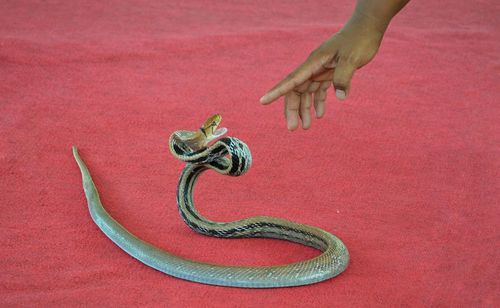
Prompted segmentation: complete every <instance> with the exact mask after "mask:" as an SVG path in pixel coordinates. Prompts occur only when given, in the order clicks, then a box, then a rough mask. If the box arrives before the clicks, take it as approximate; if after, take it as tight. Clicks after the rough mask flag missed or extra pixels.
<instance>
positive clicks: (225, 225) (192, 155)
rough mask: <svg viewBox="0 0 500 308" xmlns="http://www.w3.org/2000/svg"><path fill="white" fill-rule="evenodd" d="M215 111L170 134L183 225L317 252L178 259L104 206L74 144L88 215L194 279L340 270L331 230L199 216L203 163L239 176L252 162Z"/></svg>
mask: <svg viewBox="0 0 500 308" xmlns="http://www.w3.org/2000/svg"><path fill="white" fill-rule="evenodd" d="M220 120H221V117H220V116H219V115H215V116H213V117H211V118H209V119H208V120H207V121H206V122H205V124H204V125H203V126H202V128H200V130H199V131H195V132H191V131H177V132H175V133H173V134H172V135H171V137H170V140H169V145H170V150H171V152H172V154H173V155H174V156H175V157H176V158H179V159H181V160H183V161H185V162H186V166H185V167H184V170H183V171H182V174H181V177H180V180H179V184H178V187H177V205H178V208H179V212H180V214H181V216H182V218H183V219H184V221H185V222H186V223H187V225H188V226H189V227H190V228H191V229H193V230H195V231H197V232H199V233H202V234H206V235H210V236H216V237H225V238H240V237H267V238H276V239H282V240H288V241H292V242H295V243H300V244H303V245H307V246H310V247H314V248H316V249H319V250H321V251H322V254H321V255H319V256H317V257H315V258H313V259H310V260H306V261H301V262H296V263H292V264H287V265H280V266H263V267H245V266H222V265H215V264H208V263H201V262H196V261H192V260H187V259H183V258H180V257H177V256H175V255H172V254H170V253H168V252H166V251H163V250H161V249H159V248H157V247H155V246H153V245H151V244H149V243H147V242H145V241H142V240H141V239H139V238H138V237H136V236H135V235H133V234H131V233H130V232H129V231H127V230H126V229H125V228H124V227H123V226H122V225H120V224H119V223H118V222H117V221H116V220H114V219H113V218H112V217H111V216H110V215H109V214H108V212H106V210H105V209H104V207H103V206H102V204H101V201H100V199H99V194H98V192H97V189H96V187H95V185H94V183H93V181H92V178H91V176H90V173H89V171H88V169H87V167H86V165H85V163H84V162H83V160H82V159H81V158H80V156H79V154H78V151H77V149H76V147H73V154H74V156H75V159H76V161H77V163H78V166H79V167H80V170H81V172H82V180H83V187H84V191H85V195H86V197H87V201H88V206H89V210H90V214H91V216H92V219H93V220H94V222H95V223H96V224H97V226H98V227H99V228H100V229H101V230H102V231H103V232H104V234H106V235H107V236H108V237H109V238H110V239H111V240H112V241H113V242H114V243H115V244H117V245H118V246H119V247H120V248H122V249H123V250H124V251H125V252H127V253H128V254H130V255H131V256H132V257H134V258H136V259H138V260H139V261H141V262H143V263H145V264H146V265H148V266H150V267H153V268H155V269H157V270H159V271H161V272H164V273H166V274H169V275H172V276H175V277H178V278H182V279H186V280H191V281H195V282H200V283H205V284H213V285H221V286H233V287H245V288H274V287H287V286H299V285H306V284H311V283H316V282H319V281H323V280H326V279H329V278H332V277H335V276H337V275H338V274H340V273H341V272H343V271H344V270H345V269H346V267H347V265H348V262H349V253H348V251H347V248H346V247H345V245H344V244H343V243H342V241H340V240H339V239H338V238H337V237H335V236H334V235H332V234H330V233H328V232H326V231H323V230H321V229H319V228H316V227H312V226H308V225H303V224H299V223H294V222H291V221H287V220H283V219H279V218H274V217H266V216H259V217H251V218H247V219H242V220H238V221H233V222H215V221H211V220H208V219H206V218H204V217H203V216H202V215H200V213H198V211H197V210H196V208H195V207H194V204H193V188H194V184H195V183H196V180H197V179H198V177H199V176H200V174H202V173H203V171H205V170H207V169H213V170H215V171H216V172H218V173H221V174H226V175H230V176H239V175H241V174H243V173H245V172H246V171H247V170H248V169H249V168H250V166H251V163H252V157H251V154H250V150H249V149H248V146H247V145H246V144H245V143H243V142H242V141H241V140H238V139H237V138H233V137H225V138H222V139H219V140H217V141H215V142H214V143H213V144H212V145H210V146H208V142H209V141H211V140H213V139H216V138H218V137H220V136H221V135H222V134H224V133H225V131H226V130H225V129H217V130H216V128H217V126H218V124H219V122H220Z"/></svg>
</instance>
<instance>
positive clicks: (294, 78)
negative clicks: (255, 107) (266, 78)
mask: <svg viewBox="0 0 500 308" xmlns="http://www.w3.org/2000/svg"><path fill="white" fill-rule="evenodd" d="M318 62H319V61H312V60H310V59H307V60H306V61H305V62H304V63H302V64H301V65H299V66H298V67H297V68H296V69H295V70H294V71H293V72H291V73H290V74H289V75H288V76H287V77H286V78H285V79H283V80H281V81H280V82H279V83H278V84H276V85H275V86H274V87H273V88H272V89H271V90H269V91H268V92H267V93H266V94H265V95H264V96H262V97H261V98H260V102H261V103H262V104H264V105H267V104H270V103H272V102H274V101H275V100H277V99H278V98H280V97H281V96H283V95H284V94H286V93H288V92H290V91H291V90H293V89H294V88H295V87H296V86H298V85H300V84H302V83H304V82H305V81H306V80H308V79H309V78H311V76H312V75H313V73H314V71H315V70H316V69H317V67H316V66H317V65H315V64H317V63H318ZM319 66H321V63H319Z"/></svg>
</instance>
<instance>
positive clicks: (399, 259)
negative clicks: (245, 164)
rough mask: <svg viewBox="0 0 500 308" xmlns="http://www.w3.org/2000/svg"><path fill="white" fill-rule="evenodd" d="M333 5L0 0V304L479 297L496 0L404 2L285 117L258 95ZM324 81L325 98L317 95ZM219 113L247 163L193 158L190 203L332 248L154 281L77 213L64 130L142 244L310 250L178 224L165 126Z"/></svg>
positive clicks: (495, 268)
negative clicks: (277, 274)
mask: <svg viewBox="0 0 500 308" xmlns="http://www.w3.org/2000/svg"><path fill="white" fill-rule="evenodd" d="M352 7H353V1H347V0H344V1H315V3H311V2H304V3H302V4H300V3H295V2H289V1H252V2H251V4H249V3H246V4H245V3H239V4H238V3H236V2H232V1H214V2H213V3H212V4H210V5H207V4H206V2H205V1H182V3H181V4H173V3H171V4H169V3H166V2H165V1H137V2H134V1H94V2H87V1H80V2H75V1H71V3H69V2H67V1H43V2H42V1H39V2H38V1H2V2H0V76H1V82H0V171H1V177H0V194H1V195H0V206H1V208H0V247H1V249H0V269H1V270H0V304H1V305H2V306H5V305H23V306H24V305H33V304H37V305H40V306H46V305H58V306H59V305H79V304H89V305H92V306H97V305H105V306H116V305H123V304H127V305H129V304H134V305H143V304H147V305H151V306H163V307H165V306H168V307H175V306H186V307H193V306H214V307H223V306H232V307H234V306H241V307H251V306H264V307H266V306H268V307H271V306H273V307H274V306H283V307H284V306H287V307H290V306H296V307H299V306H305V305H310V306H318V307H327V306H330V307H331V306H345V307H352V306H367V307H373V306H387V305H394V306H400V305H403V306H407V305H409V306H429V305H436V306H498V305H500V299H499V295H498V294H500V292H499V289H500V286H499V282H498V277H499V276H500V270H499V268H500V264H499V259H500V256H499V248H500V247H499V242H500V232H499V227H498V224H499V221H500V212H499V201H498V200H499V195H500V194H499V190H500V186H499V180H498V178H499V168H500V159H499V157H500V149H499V147H500V140H499V135H500V132H499V129H500V125H499V123H500V121H499V119H500V106H499V94H500V93H499V92H500V91H499V90H500V88H499V75H500V74H499V73H500V62H499V58H498V56H499V54H500V48H499V47H500V43H499V40H498V36H499V35H500V24H499V19H498V16H499V14H500V12H499V5H498V3H497V2H496V1H493V0H491V1H451V0H447V1H433V2H432V1H414V3H410V5H409V6H408V7H407V8H406V9H405V11H404V12H402V13H401V14H400V15H399V16H398V17H397V18H396V20H395V21H394V22H393V24H392V26H391V28H390V30H389V32H388V33H387V35H386V37H385V41H384V42H383V46H382V48H381V50H380V53H379V55H378V56H377V58H376V59H375V60H374V61H373V62H372V63H371V64H370V65H369V66H367V67H366V68H363V69H362V71H360V72H358V74H357V75H356V76H355V79H354V82H353V88H352V95H351V98H350V99H349V100H348V101H345V102H342V103H340V102H338V101H336V100H335V99H333V98H332V97H330V99H329V107H328V112H327V115H326V116H325V118H324V119H323V120H321V121H315V122H314V123H313V125H312V128H311V129H310V130H309V131H307V132H303V131H299V132H296V133H289V132H288V131H287V130H286V129H285V123H284V121H283V119H282V104H281V103H277V104H274V105H272V106H270V107H262V106H260V105H259V103H258V99H259V98H260V96H261V95H262V94H264V92H265V91H266V90H267V89H268V88H269V87H270V86H272V85H273V83H274V82H276V81H278V80H279V78H281V77H282V76H284V75H285V74H286V73H288V71H289V70H291V69H292V68H293V67H294V66H295V65H297V64H298V63H300V62H301V61H302V60H303V59H304V58H305V57H306V56H307V55H308V54H309V52H310V51H311V50H312V49H313V48H314V47H315V46H316V45H318V44H319V43H320V42H321V41H322V40H324V39H325V38H327V37H328V36H329V35H330V34H331V33H333V31H334V30H336V29H338V28H339V27H340V26H341V25H342V23H343V22H345V21H346V20H347V18H348V17H349V15H350V12H351V10H352ZM330 96H332V95H331V94H330ZM216 112H220V113H222V115H223V117H224V121H223V124H224V126H226V127H228V128H229V131H230V134H231V135H233V136H237V137H239V138H241V139H243V140H245V141H246V142H247V143H248V144H249V146H250V148H251V150H252V152H253V156H254V166H253V167H252V170H250V172H249V173H248V174H247V175H245V176H243V177H241V178H227V177H223V176H219V175H217V174H214V173H209V174H206V175H205V176H204V177H203V178H202V179H201V180H200V182H199V186H198V188H197V191H196V201H197V203H198V207H199V208H200V210H201V211H202V212H203V213H205V214H206V216H208V217H210V218H213V219H218V220H230V219H236V218H242V217H246V216H253V215H272V216H278V217H283V218H287V219H290V220H295V221H299V222H303V223H308V224H312V225H316V226H319V227H321V228H324V229H326V230H328V231H330V232H332V233H334V234H336V235H338V236H339V237H340V238H341V239H343V240H344V242H345V243H346V245H347V246H348V248H349V250H350V252H351V258H352V259H351V264H350V266H349V268H348V269H347V271H346V272H345V273H344V274H342V275H341V276H339V277H338V278H335V279H332V280H329V281H326V282H323V283H319V284H316V285H312V286H307V287H299V288H288V289H278V290H245V289H234V288H224V287H213V286H206V285H201V284H196V283H192V282H187V281H183V280H179V279H176V278H172V277H169V276H167V275H164V274H162V273H160V272H157V271H155V270H153V269H151V268H148V267H146V266H144V265H142V264H141V263H139V262H137V261H135V260H134V259H132V258H131V257H129V256H128V255H126V254H125V253H124V252H123V251H121V250H120V249H119V248H118V247H116V246H115V245H114V244H113V243H112V242H111V241H110V240H108V239H107V238H106V237H105V236H104V235H103V234H102V233H101V232H100V231H99V230H98V229H97V227H96V226H95V225H94V223H93V222H92V221H91V219H90V217H89V214H88V211H87V208H86V202H85V199H84V195H83V191H82V187H81V179H80V174H79V171H78V169H77V166H76V163H75V162H74V161H73V158H72V155H71V145H73V144H76V145H78V146H79V148H80V150H81V154H82V156H83V158H84V159H85V160H86V162H87V164H88V166H89V168H90V170H91V172H92V174H93V176H94V180H95V182H96V184H97V186H98V188H99V189H100V192H101V197H102V200H103V202H104V204H105V206H106V207H107V209H108V210H109V212H110V213H111V214H112V215H113V216H114V217H115V218H116V219H117V220H118V221H120V222H121V223H122V224H123V225H124V226H126V227H127V228H128V229H129V230H131V231H132V232H133V233H134V234H136V235H138V236H139V237H141V238H142V239H144V240H147V241H149V242H151V243H153V244H155V245H158V246H160V247H162V248H163V249H165V250H168V251H170V252H173V253H175V254H178V255H180V256H184V257H188V258H192V259H196V260H201V261H207V262H214V263H220V264H246V265H267V264H280V263H286V262H292V261H298V260H301V259H305V258H309V257H312V256H314V255H316V253H317V252H316V251H314V250H313V249H309V248H305V247H302V246H299V245H295V244H290V243H287V242H281V241H273V240H265V239H247V240H221V239H213V238H208V237H204V236H201V235H197V234H195V233H193V232H192V231H191V230H189V229H188V228H187V227H186V226H185V225H184V223H183V222H182V221H181V219H180V217H179V215H178V213H177V209H176V206H175V188H176V184H177V179H178V176H179V172H180V170H181V167H182V164H181V163H180V162H179V161H176V160H174V159H173V158H172V157H171V155H170V154H169V153H168V146H167V140H168V136H169V134H170V133H171V132H172V131H173V130H176V129H181V128H188V129H189V128H194V127H196V126H197V125H198V124H199V123H201V121H203V120H204V119H205V118H206V117H207V116H208V115H211V114H213V113H216Z"/></svg>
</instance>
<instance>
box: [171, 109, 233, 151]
mask: <svg viewBox="0 0 500 308" xmlns="http://www.w3.org/2000/svg"><path fill="white" fill-rule="evenodd" d="M221 121H222V117H221V115H220V114H216V115H213V116H211V117H209V118H208V119H207V120H206V121H205V122H204V123H203V125H202V126H201V127H200V129H198V130H197V131H188V130H179V131H176V132H175V133H174V134H173V137H174V138H175V140H176V143H177V144H178V145H179V146H180V147H182V148H183V149H184V150H185V151H188V152H196V151H199V150H202V149H204V148H206V147H207V146H208V144H209V143H210V142H211V141H214V140H216V139H219V138H220V137H222V136H223V135H224V134H225V133H227V128H225V127H221V128H218V126H219V124H220V122H221Z"/></svg>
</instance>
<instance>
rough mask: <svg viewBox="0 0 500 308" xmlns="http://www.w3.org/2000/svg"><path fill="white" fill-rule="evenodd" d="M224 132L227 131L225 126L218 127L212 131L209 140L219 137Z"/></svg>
mask: <svg viewBox="0 0 500 308" xmlns="http://www.w3.org/2000/svg"><path fill="white" fill-rule="evenodd" d="M226 133H227V128H225V127H221V128H218V129H216V130H215V131H214V132H213V134H212V135H213V138H211V140H215V139H219V138H220V137H222V136H224V135H225V134H226Z"/></svg>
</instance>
